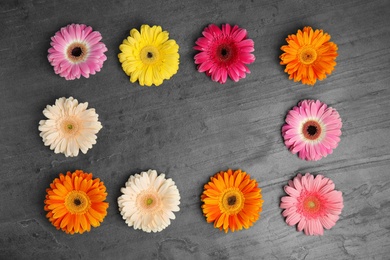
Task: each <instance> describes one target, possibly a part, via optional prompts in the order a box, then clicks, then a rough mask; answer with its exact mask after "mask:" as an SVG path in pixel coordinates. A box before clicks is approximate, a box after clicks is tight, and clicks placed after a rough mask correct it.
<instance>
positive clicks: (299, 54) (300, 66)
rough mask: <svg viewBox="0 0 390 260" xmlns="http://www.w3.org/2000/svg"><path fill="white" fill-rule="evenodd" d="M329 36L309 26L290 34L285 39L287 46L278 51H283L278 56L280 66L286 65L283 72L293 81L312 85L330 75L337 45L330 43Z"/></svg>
mask: <svg viewBox="0 0 390 260" xmlns="http://www.w3.org/2000/svg"><path fill="white" fill-rule="evenodd" d="M329 40H330V35H329V34H327V33H324V31H323V30H318V29H317V30H315V31H314V30H313V29H312V28H311V27H310V26H307V27H305V28H303V32H302V31H301V30H298V32H297V34H291V35H289V36H288V37H287V38H286V41H287V43H288V45H283V46H282V47H281V48H280V49H281V50H282V51H284V53H283V54H282V55H280V59H281V62H280V64H282V65H287V66H286V69H285V70H284V71H285V72H287V73H288V74H289V75H290V77H289V79H293V80H294V81H302V83H303V84H307V85H314V84H315V83H316V81H317V79H318V80H323V79H325V78H326V74H328V75H330V74H331V73H332V71H333V69H334V66H336V61H335V60H336V57H337V45H336V44H335V43H333V42H330V41H329Z"/></svg>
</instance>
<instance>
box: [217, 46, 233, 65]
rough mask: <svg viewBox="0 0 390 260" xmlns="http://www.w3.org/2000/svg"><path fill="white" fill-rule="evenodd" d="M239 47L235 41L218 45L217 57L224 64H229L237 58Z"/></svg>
mask: <svg viewBox="0 0 390 260" xmlns="http://www.w3.org/2000/svg"><path fill="white" fill-rule="evenodd" d="M237 55H238V49H237V47H236V46H235V44H234V43H233V42H225V43H221V44H220V45H218V46H217V47H216V49H215V57H216V58H217V59H218V60H219V61H220V62H221V64H224V65H225V66H229V65H230V64H232V63H234V62H235V61H236V60H237Z"/></svg>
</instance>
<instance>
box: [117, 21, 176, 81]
mask: <svg viewBox="0 0 390 260" xmlns="http://www.w3.org/2000/svg"><path fill="white" fill-rule="evenodd" d="M119 49H120V50H121V53H119V54H118V58H119V61H120V62H121V63H122V69H123V71H124V72H125V73H126V74H127V75H128V76H130V81H131V82H133V83H134V82H136V81H137V80H138V81H139V84H140V85H141V86H144V85H146V86H151V85H152V84H154V85H156V86H159V85H161V84H162V83H163V81H164V80H165V79H170V78H171V77H172V76H173V75H174V74H176V72H177V71H178V69H179V57H180V56H179V53H178V52H179V45H177V43H176V41H175V40H172V39H169V33H168V32H167V31H163V30H162V28H161V26H156V25H155V26H153V27H150V26H149V25H146V24H144V25H142V26H141V31H140V32H139V31H138V30H137V29H132V30H131V31H130V36H128V37H127V39H124V40H123V42H122V44H121V45H120V46H119Z"/></svg>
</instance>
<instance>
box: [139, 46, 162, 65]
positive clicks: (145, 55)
mask: <svg viewBox="0 0 390 260" xmlns="http://www.w3.org/2000/svg"><path fill="white" fill-rule="evenodd" d="M159 57H160V52H159V51H158V49H157V48H156V47H154V46H145V47H144V48H142V50H141V52H140V59H141V61H142V63H144V64H146V65H152V64H154V63H156V62H157V61H158V60H159Z"/></svg>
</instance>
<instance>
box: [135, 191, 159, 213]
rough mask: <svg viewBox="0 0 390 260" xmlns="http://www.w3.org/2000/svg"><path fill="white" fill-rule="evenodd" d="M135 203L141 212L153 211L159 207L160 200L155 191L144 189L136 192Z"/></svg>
mask: <svg viewBox="0 0 390 260" xmlns="http://www.w3.org/2000/svg"><path fill="white" fill-rule="evenodd" d="M136 205H137V207H138V208H139V209H140V211H141V212H142V213H143V214H145V213H155V212H157V211H158V210H160V209H161V207H162V202H161V199H160V197H159V196H158V193H157V192H156V191H153V190H144V191H142V192H141V193H139V194H138V196H137V198H136Z"/></svg>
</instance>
